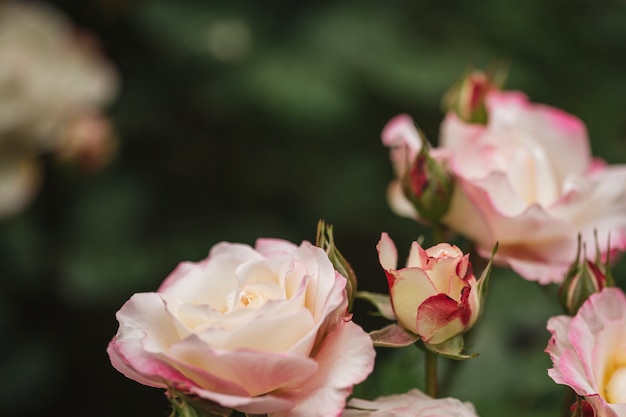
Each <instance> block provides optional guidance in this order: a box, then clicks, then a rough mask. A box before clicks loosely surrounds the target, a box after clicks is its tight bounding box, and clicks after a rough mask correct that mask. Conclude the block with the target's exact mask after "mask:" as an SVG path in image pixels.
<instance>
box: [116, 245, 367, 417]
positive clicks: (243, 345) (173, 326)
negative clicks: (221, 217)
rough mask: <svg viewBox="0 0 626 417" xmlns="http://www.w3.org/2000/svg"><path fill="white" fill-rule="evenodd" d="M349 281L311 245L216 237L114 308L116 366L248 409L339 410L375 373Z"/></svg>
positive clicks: (150, 381)
mask: <svg viewBox="0 0 626 417" xmlns="http://www.w3.org/2000/svg"><path fill="white" fill-rule="evenodd" d="M345 286H346V279H345V278H344V277H343V276H341V275H340V274H339V273H338V272H336V271H335V270H334V269H333V267H332V265H331V263H330V261H329V259H328V257H327V255H326V253H325V252H324V251H323V250H322V249H320V248H317V247H315V246H313V245H312V244H310V243H308V242H303V243H302V244H301V245H300V246H296V245H294V244H292V243H289V242H286V241H282V240H273V239H259V240H258V241H257V242H256V246H255V247H254V248H252V247H250V246H247V245H243V244H231V243H220V244H218V245H216V246H214V247H213V248H212V249H211V251H210V253H209V256H208V258H206V259H205V260H203V261H201V262H199V263H190V262H184V263H181V264H180V265H179V266H178V268H176V270H175V271H174V272H172V274H171V275H170V276H169V277H167V279H166V280H165V281H164V282H163V284H162V285H161V286H160V288H159V289H158V291H157V292H152V293H140V294H135V295H133V296H132V297H131V299H130V300H129V301H128V302H126V304H124V306H123V307H122V308H121V310H120V311H119V312H118V313H117V319H118V321H119V323H120V327H119V330H118V332H117V335H116V336H115V337H114V339H113V340H112V341H111V343H110V344H109V347H108V353H109V356H110V358H111V362H112V364H113V366H114V367H115V368H116V369H117V370H119V371H120V372H122V373H123V374H124V375H126V376H127V377H129V378H131V379H134V380H136V381H138V382H140V383H143V384H146V385H149V386H154V387H161V388H169V387H174V388H176V389H177V390H180V391H182V392H184V393H186V394H188V395H193V396H198V397H200V398H202V399H206V400H208V401H212V402H215V403H218V404H220V405H222V406H224V407H227V408H234V409H237V410H240V411H242V412H246V413H252V414H266V413H268V414H269V415H271V416H303V417H304V416H320V417H322V416H324V417H326V416H338V415H340V414H341V412H342V411H343V409H344V406H345V399H346V397H347V396H348V395H349V394H350V393H351V391H352V386H353V385H354V384H356V383H358V382H361V381H362V380H364V379H365V378H366V377H367V375H368V374H369V373H370V372H371V371H372V368H373V364H374V356H375V352H374V348H373V346H372V342H371V340H370V338H369V336H368V335H367V334H366V333H365V332H364V331H363V330H362V329H361V328H360V327H359V326H357V325H356V324H355V323H353V322H352V321H351V320H350V315H349V314H348V313H347V304H348V300H347V297H346V290H345Z"/></svg>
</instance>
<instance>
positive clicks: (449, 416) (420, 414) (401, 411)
mask: <svg viewBox="0 0 626 417" xmlns="http://www.w3.org/2000/svg"><path fill="white" fill-rule="evenodd" d="M348 406H349V407H354V408H353V409H346V411H344V413H343V417H368V416H369V417H410V416H414V417H434V416H438V417H477V415H476V411H475V410H474V406H473V405H472V404H471V403H467V402H466V403H463V402H461V401H459V400H457V399H456V398H437V399H435V398H431V397H429V396H428V395H426V394H424V393H422V392H420V391H418V390H416V389H414V390H411V391H409V392H407V393H406V394H401V395H389V396H386V397H379V398H377V399H375V400H374V401H366V400H360V399H356V398H355V399H352V400H350V402H349V403H348Z"/></svg>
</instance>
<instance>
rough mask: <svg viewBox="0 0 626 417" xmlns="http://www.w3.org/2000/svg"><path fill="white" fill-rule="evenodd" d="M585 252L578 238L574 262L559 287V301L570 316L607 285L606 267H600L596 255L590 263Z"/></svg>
mask: <svg viewBox="0 0 626 417" xmlns="http://www.w3.org/2000/svg"><path fill="white" fill-rule="evenodd" d="M581 252H582V254H583V257H582V259H581ZM585 252H586V251H585V245H581V238H580V236H579V237H578V252H577V254H576V260H574V262H573V263H572V265H571V267H570V269H569V271H568V272H567V274H566V275H565V281H563V284H562V285H561V286H560V287H559V292H558V296H559V301H560V302H561V305H562V306H563V308H564V309H565V311H567V312H568V313H569V314H571V315H574V314H576V312H578V309H579V308H580V306H581V305H583V303H584V302H585V301H586V300H587V298H589V296H590V295H591V294H593V293H596V292H599V291H601V290H602V289H603V288H604V287H605V286H606V285H607V274H606V271H607V270H608V265H602V260H601V258H600V256H599V254H598V255H596V260H595V262H591V261H590V260H589V259H587V258H586V254H585Z"/></svg>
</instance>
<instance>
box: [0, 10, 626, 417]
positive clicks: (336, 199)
mask: <svg viewBox="0 0 626 417" xmlns="http://www.w3.org/2000/svg"><path fill="white" fill-rule="evenodd" d="M9 3H10V2H8V1H4V2H2V1H0V34H1V33H2V31H3V29H6V30H7V31H8V29H7V28H8V25H9V24H10V22H12V21H14V20H15V19H13V18H9V17H7V16H9V15H8V14H7V13H8V12H7V11H6V9H3V8H2V6H5V5H7V4H9ZM19 3H24V4H26V3H28V2H19ZM39 4H44V5H46V6H49V7H52V8H54V10H56V11H57V12H58V13H61V14H63V15H64V16H65V18H64V19H67V21H66V22H65V23H66V24H67V25H68V30H69V31H70V32H71V33H72V36H74V37H76V38H79V39H81V42H82V43H83V44H85V43H86V44H88V47H89V48H90V49H89V50H90V51H91V52H90V53H91V54H96V55H98V56H99V57H100V58H99V59H101V60H102V62H104V63H105V64H103V65H108V66H109V68H108V69H107V70H106V71H104V73H103V74H101V76H100V78H98V79H96V80H95V81H94V82H93V83H92V84H94V85H97V86H99V87H98V88H100V90H98V88H92V89H87V90H89V91H92V92H93V91H96V93H93V94H92V95H91V96H89V97H95V98H93V99H92V100H86V101H85V102H87V104H88V105H89V106H90V107H89V108H90V109H92V110H93V109H96V110H97V111H98V112H97V113H94V111H91V110H90V112H88V113H81V117H83V116H84V114H87V116H85V117H84V118H78V119H77V120H80V121H81V122H82V121H85V120H87V122H85V123H86V124H88V125H89V126H91V127H93V126H96V127H95V128H93V129H91V130H89V129H87V131H88V132H92V133H91V134H86V136H87V137H89V138H94V137H96V138H97V139H98V140H100V142H98V141H96V142H94V143H97V144H99V145H97V146H96V145H94V147H88V148H87V149H85V148H83V147H79V148H78V150H76V149H74V148H71V147H69V145H66V144H67V143H69V142H67V141H70V139H72V138H76V137H77V136H76V135H78V137H83V136H80V135H79V134H76V135H74V134H69V133H68V132H74V131H73V130H71V129H70V128H69V127H68V124H69V126H70V127H72V126H74V125H72V124H71V123H70V122H65V124H64V125H63V126H64V127H63V128H57V130H55V132H59V131H62V132H64V133H63V134H60V135H59V137H62V138H64V139H63V140H65V142H62V141H61V140H60V139H59V141H60V142H59V141H57V142H55V145H50V144H49V143H48V144H44V145H45V146H44V145H41V144H40V143H39V142H37V143H38V145H37V146H30V145H29V146H28V147H27V148H28V151H24V150H23V147H22V146H23V145H15V143H12V144H11V146H8V145H7V148H6V149H9V148H10V149H11V152H14V153H15V154H16V155H17V154H19V155H20V157H19V158H17V157H16V158H17V159H10V158H8V159H6V161H9V162H5V167H2V166H1V165H0V170H1V169H5V168H6V167H8V166H9V165H11V164H13V161H18V160H19V161H25V160H26V159H28V158H30V159H28V161H30V162H29V164H30V165H29V166H32V167H36V168H33V170H34V171H33V172H37V176H36V178H37V179H36V180H32V181H31V182H29V183H28V184H30V185H29V187H30V188H28V190H29V191H28V192H25V195H26V196H23V197H22V200H20V204H17V205H16V207H17V206H19V207H17V208H16V207H14V208H13V210H7V213H6V215H4V216H3V217H2V218H1V219H0V279H1V282H2V291H0V332H1V334H2V336H1V337H0V415H4V416H12V415H20V416H26V417H30V416H32V417H34V416H49V415H51V414H52V413H55V415H62V416H67V417H71V416H86V415H87V416H91V417H99V416H116V417H121V416H165V415H167V414H168V412H169V405H168V402H167V400H166V399H165V397H164V395H163V393H162V391H161V390H158V389H153V388H148V387H144V386H142V385H139V384H138V383H135V382H134V381H130V380H127V379H126V378H125V377H124V376H122V375H121V374H119V373H117V371H115V370H114V369H113V367H112V366H111V365H110V363H109V359H108V356H107V354H106V352H105V349H106V345H107V343H108V342H109V340H110V339H111V338H112V337H113V335H114V334H115V332H116V330H117V322H116V320H115V312H116V311H117V310H118V309H119V308H120V307H121V305H122V304H123V303H124V302H125V301H126V300H127V299H128V298H129V297H130V296H131V295H132V294H133V293H134V292H143V291H153V290H155V289H156V288H157V287H158V285H159V284H160V282H161V281H162V280H163V279H164V278H165V277H166V276H167V275H168V274H169V273H170V272H171V271H172V270H173V269H174V268H175V266H176V265H177V263H178V262H180V261H183V260H192V261H197V260H200V259H202V258H204V257H205V256H206V254H207V253H208V250H209V248H210V247H211V246H212V245H213V244H215V243H217V242H219V241H223V240H226V241H235V242H246V243H250V244H253V243H254V240H255V239H256V238H257V237H280V238H285V239H289V240H291V241H295V242H300V241H301V240H314V239H315V227H316V223H317V220H318V219H320V218H323V219H325V220H326V221H328V222H329V223H331V224H334V226H335V228H334V229H335V241H336V243H337V244H338V246H339V248H340V249H341V250H342V252H343V253H344V255H345V256H346V258H347V259H348V260H350V262H351V263H352V265H353V267H354V269H355V270H356V273H357V275H358V277H359V285H360V288H361V289H364V290H370V291H379V292H386V280H385V278H384V274H383V273H382V270H381V268H380V266H379V265H378V260H377V255H376V251H375V245H376V243H377V241H378V239H379V237H380V233H381V232H382V231H387V232H389V233H390V234H391V236H392V237H393V238H394V239H395V240H396V243H397V245H398V247H399V248H400V251H401V252H402V248H407V249H406V250H408V242H409V241H410V240H412V239H415V238H417V237H418V236H419V235H420V234H422V233H425V232H426V231H425V229H423V228H421V227H420V226H418V225H417V224H416V223H414V222H412V221H410V220H406V219H401V218H399V217H396V216H395V215H393V214H392V213H391V211H390V210H389V208H388V206H387V203H386V200H385V190H386V186H387V184H388V182H389V181H390V180H391V178H392V175H393V174H392V170H391V165H390V163H389V160H388V154H387V150H386V149H384V148H383V146H382V145H381V143H380V131H381V129H382V128H383V126H384V125H385V123H386V122H387V121H388V120H389V119H390V118H391V117H393V116H395V115H396V114H398V113H402V112H406V113H408V114H410V115H411V116H413V118H414V119H415V120H416V121H417V122H418V123H419V125H420V127H421V128H422V129H423V130H424V132H425V133H426V135H427V137H428V138H429V140H430V141H431V142H433V143H436V142H437V135H438V127H439V123H440V121H441V119H442V111H441V98H442V95H443V94H444V92H445V91H446V89H447V88H448V87H450V85H452V84H453V83H454V82H455V81H456V80H457V79H458V78H459V77H461V76H462V75H463V74H464V73H465V72H466V71H467V70H469V69H472V68H478V69H485V68H487V67H488V66H489V65H490V64H492V63H494V62H496V61H498V60H505V61H507V62H508V63H509V64H510V72H509V77H508V80H507V83H506V88H508V89H520V90H523V91H525V92H526V93H528V95H529V96H530V97H531V99H532V100H533V101H536V102H543V103H549V104H551V105H553V106H556V107H559V108H562V109H565V110H567V111H569V112H571V113H574V114H576V115H578V116H579V117H580V118H581V119H582V120H583V121H584V122H585V123H586V124H587V126H588V129H589V133H590V137H591V141H592V148H593V150H594V153H595V154H596V155H598V156H601V157H603V158H605V159H607V160H608V161H610V162H614V163H617V162H624V161H626V117H625V116H626V2H624V1H618V0H603V1H591V0H568V1H565V0H554V1H545V0H526V1H524V2H517V1H500V0H485V1H481V2H476V1H469V0H445V1H441V0H421V1H415V2H409V1H400V0H388V1H385V2H382V1H374V0H360V1H341V2H339V1H323V0H318V1H298V2H294V1H280V0H272V1H264V2H255V1H249V0H231V1H229V2H215V1H208V0H197V1H194V0H93V1H84V0H58V1H49V2H45V3H44V2H42V3H39ZM3 13H4V15H3ZM3 16H4V17H6V18H5V19H4V20H3ZM24 37H26V35H24ZM44 38H46V37H45V36H44ZM0 39H1V37H0ZM6 39H9V42H8V43H7V42H5V43H1V42H0V60H2V59H5V58H6V56H9V58H10V59H13V61H10V62H15V59H17V58H15V57H16V56H17V57H20V56H21V52H18V53H17V55H10V54H4V55H3V48H8V47H7V46H6V45H17V44H16V42H19V41H20V39H21V37H19V36H14V37H13V38H10V37H9V38H6ZM46 39H48V38H46ZM3 45H4V46H3ZM15 48H17V50H18V51H21V50H22V49H20V48H21V47H17V46H15ZM46 48H47V47H46ZM5 50H8V49H5ZM44 50H45V48H44ZM94 51H99V52H97V53H96V52H94ZM55 57H56V58H55ZM55 59H56V61H60V62H61V63H63V64H64V63H67V62H70V61H71V59H69V58H68V59H65V58H63V57H62V56H60V55H53V56H52V57H51V59H50V66H49V65H48V64H45V65H43V64H41V65H39V68H40V69H44V71H43V72H44V74H48V75H49V77H48V78H50V80H55V79H60V78H63V76H65V75H66V74H67V71H65V70H63V69H61V70H59V72H57V73H54V72H53V70H52V67H53V66H54V65H56V61H55ZM7 62H8V61H7ZM106 62H108V64H106ZM2 67H5V63H2V62H0V68H2ZM20 73H22V74H23V73H24V72H23V71H21V72H20ZM3 74H4V73H3V72H2V70H1V69H0V86H4V87H5V88H0V118H1V117H2V114H7V113H9V112H10V111H12V110H13V109H14V108H15V105H14V102H13V101H12V96H11V91H12V90H11V88H6V86H5V85H4V84H2V80H3V78H2V76H3ZM55 74H56V75H55ZM64 74H65V75H64ZM96 78H97V77H96ZM71 80H73V78H71V77H70V82H69V84H68V86H69V87H68V88H66V89H62V90H60V91H56V92H52V93H51V95H50V96H49V97H47V98H45V99H43V100H44V103H43V104H49V103H57V101H60V100H61V98H60V97H61V96H63V95H64V94H65V91H68V90H70V89H71V88H72V85H73V84H72V83H73V81H71ZM90 85H91V84H90ZM87 96H88V94H82V93H81V94H77V97H82V98H84V97H87ZM27 108H29V109H32V106H30V107H29V106H27ZM94 114H97V115H96V116H94ZM0 120H1V119H0ZM72 120H74V119H72ZM94 120H95V121H96V122H94ZM29 123H30V122H28V123H25V124H24V126H31V124H29ZM77 123H78V122H77ZM94 123H95V124H94ZM24 126H22V128H24ZM81 126H82V125H81ZM59 129H60V130H59ZM63 129H65V130H63ZM15 132H16V131H15V130H13V131H11V134H12V138H22V137H26V136H28V135H27V134H25V133H21V131H20V132H18V133H15ZM80 132H83V131H82V130H81V131H80ZM93 132H96V133H93ZM31 136H32V135H31ZM68 138H69V139H68ZM0 140H1V139H0ZM14 142H15V140H14ZM61 142H62V143H64V144H65V145H63V146H60V145H58V143H61ZM70 142H71V141H70ZM20 143H21V142H20ZM71 143H74V142H71ZM81 143H83V142H81ZM0 149H2V148H0ZM15 149H19V151H15ZM59 149H61V150H59ZM68 149H70V150H73V152H74V153H72V152H70V151H68ZM7 152H9V151H7ZM64 152H65V154H67V153H68V152H70V154H71V155H70V157H68V158H65V159H64V158H62V157H59V155H64ZM11 155H13V153H12V154H11ZM25 155H26V156H25ZM94 155H95V156H94ZM2 161H3V159H1V158H0V164H1V163H2ZM33 161H35V162H33ZM11 166H12V165H11ZM6 169H8V168H6ZM11 172H13V171H11ZM24 178H26V177H24ZM6 195H11V194H10V193H9V194H2V190H1V189H0V197H2V196H6ZM6 198H8V197H6ZM7 201H8V200H7ZM615 271H616V276H617V280H618V282H620V283H621V285H622V286H624V283H626V279H623V278H622V277H623V276H624V275H625V273H626V270H625V268H624V266H623V265H622V264H618V265H617V267H616V269H615ZM490 291H491V293H490V298H489V301H488V305H487V310H486V315H485V316H484V318H483V322H482V323H481V325H480V326H478V328H477V329H476V330H475V331H474V332H473V334H472V335H471V338H472V339H473V341H474V342H473V343H474V345H473V347H472V348H471V350H472V351H477V352H480V354H481V355H480V356H479V357H478V358H477V359H474V360H471V361H468V362H466V363H462V364H457V365H455V366H453V369H452V371H451V372H450V373H449V375H450V376H449V377H447V378H446V379H445V381H444V389H445V393H446V394H448V395H453V396H457V397H459V398H461V399H463V400H468V401H472V402H474V403H475V405H476V407H477V410H478V413H479V414H480V415H481V416H482V417H490V416H494V417H495V416H502V415H510V416H555V415H557V413H559V410H560V408H561V398H562V395H563V393H564V390H563V389H562V387H559V386H556V385H555V384H553V383H552V381H551V380H550V379H549V378H548V376H547V373H546V370H547V368H549V367H550V361H549V358H548V356H547V355H546V354H544V353H543V349H544V347H545V345H546V343H547V340H548V333H547V331H546V330H545V322H546V320H547V318H548V317H549V316H551V315H554V314H557V313H559V312H560V311H559V309H558V308H557V307H556V306H555V303H554V301H553V294H552V293H553V292H554V289H552V288H540V287H538V286H537V285H535V284H533V283H529V282H525V281H523V280H522V279H521V278H519V277H516V276H515V275H513V274H511V273H509V272H506V271H504V270H496V272H495V274H494V276H493V277H492V285H491V289H490ZM355 309H356V310H355V320H356V321H357V322H359V323H361V324H362V325H363V326H364V327H366V328H367V329H368V330H371V329H373V328H376V327H380V326H382V325H384V324H386V323H384V322H381V321H380V320H379V319H377V318H375V317H371V316H370V315H369V314H368V313H369V312H371V311H372V308H370V307H369V306H367V305H365V304H361V303H360V302H357V303H356V306H355ZM422 365H423V364H422V357H421V353H420V352H419V351H418V350H417V349H402V350H397V351H379V357H378V362H377V368H376V371H375V373H374V374H373V375H372V377H371V378H370V379H369V380H368V381H367V382H365V383H364V384H362V385H361V386H359V387H357V388H356V391H355V393H356V394H357V395H358V396H360V397H364V398H370V399H371V398H374V397H376V396H378V395H383V394H391V393H400V392H404V391H406V390H408V389H409V388H411V387H412V386H414V385H415V384H417V385H418V386H421V383H422V379H421V373H422ZM415 381H417V382H415Z"/></svg>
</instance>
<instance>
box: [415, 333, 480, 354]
mask: <svg viewBox="0 0 626 417" xmlns="http://www.w3.org/2000/svg"><path fill="white" fill-rule="evenodd" d="M424 347H425V348H426V349H428V350H430V351H431V352H433V353H436V354H437V355H439V356H443V357H445V358H448V359H454V360H466V359H472V358H475V357H476V356H478V353H472V354H469V355H468V354H465V353H463V349H464V348H465V342H464V341H463V336H462V335H460V334H458V335H456V336H454V337H452V338H450V339H448V340H446V341H445V342H442V343H438V344H436V345H433V344H430V343H424Z"/></svg>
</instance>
